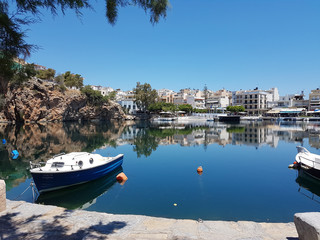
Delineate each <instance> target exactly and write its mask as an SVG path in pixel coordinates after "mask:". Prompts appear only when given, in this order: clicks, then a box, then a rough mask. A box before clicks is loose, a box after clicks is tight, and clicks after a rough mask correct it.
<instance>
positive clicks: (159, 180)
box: [0, 122, 320, 222]
mask: <svg viewBox="0 0 320 240" xmlns="http://www.w3.org/2000/svg"><path fill="white" fill-rule="evenodd" d="M0 138H1V139H3V138H4V139H6V140H7V144H6V145H1V146H0V178H1V179H4V180H5V182H6V185H7V198H8V199H11V200H15V199H17V200H25V201H28V202H32V201H33V200H34V199H33V194H32V189H31V188H28V187H29V186H30V182H31V175H30V173H29V169H28V168H29V161H33V162H41V161H46V160H47V159H48V158H50V157H51V156H53V155H55V154H58V153H61V152H66V153H67V152H72V151H88V152H96V153H99V154H101V155H103V156H114V155H117V154H119V153H123V154H124V155H125V157H124V162H123V165H122V169H118V170H117V171H115V172H113V173H112V174H110V175H109V176H106V177H104V178H102V179H99V180H96V181H93V182H90V183H87V184H83V185H79V186H75V187H72V188H68V189H65V190H61V191H56V192H52V193H47V194H43V195H40V196H39V198H38V199H37V200H36V202H38V203H41V204H50V205H57V206H63V207H66V208H69V209H79V208H81V209H86V210H89V211H99V212H107V213H115V214H139V215H148V216H158V217H169V218H183V219H199V218H200V219H206V220H250V221H263V222H291V221H293V215H294V213H296V212H305V211H320V197H319V196H320V183H317V182H316V181H314V180H312V179H310V178H306V177H304V176H299V175H298V172H297V171H296V170H292V169H288V165H289V164H291V163H293V161H294V157H295V155H296V153H297V151H296V148H295V147H296V146H298V145H303V146H305V147H306V148H307V149H308V150H309V151H311V152H314V153H317V154H320V150H319V148H320V124H296V125H294V124H266V123H259V124H258V123H247V124H238V125H230V124H222V123H212V122H211V123H209V122H208V123H206V124H189V125H188V124H184V125H182V124H180V125H179V124H176V125H153V124H150V123H147V122H141V123H132V124H129V123H127V124H119V123H96V124H95V123H83V124H78V123H52V124H45V125H37V124H34V125H24V126H21V127H18V126H10V125H3V124H2V125H0ZM14 149H17V150H18V151H19V153H20V156H19V157H18V159H16V160H13V159H11V158H10V152H11V151H12V150H14ZM198 166H202V167H203V174H202V175H198V173H197V168H198ZM120 171H123V172H124V173H125V174H126V175H127V176H128V178H129V179H128V181H127V182H126V183H125V184H124V185H120V184H119V183H117V182H116V180H115V176H116V175H117V173H118V172H120ZM27 188H28V189H27ZM26 189H27V190H26ZM21 194H22V195H21ZM175 204H176V206H175Z"/></svg>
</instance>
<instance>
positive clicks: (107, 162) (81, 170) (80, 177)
mask: <svg viewBox="0 0 320 240" xmlns="http://www.w3.org/2000/svg"><path fill="white" fill-rule="evenodd" d="M122 162H123V154H119V155H117V156H116V157H102V156H101V155H99V154H92V153H87V152H72V153H68V154H65V153H62V154H59V155H55V156H54V157H53V158H51V159H49V160H48V161H47V162H46V164H45V165H44V166H41V165H40V164H33V163H31V162H30V166H31V169H30V172H31V175H32V178H33V180H34V183H35V185H36V187H37V189H38V191H39V193H42V192H47V191H53V190H57V189H61V188H66V187H69V186H73V185H77V184H81V183H85V182H89V181H92V180H95V179H98V178H100V177H103V176H105V175H107V174H108V173H110V172H112V171H113V170H114V169H116V168H118V167H120V166H121V165H122Z"/></svg>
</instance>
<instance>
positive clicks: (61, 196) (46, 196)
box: [36, 167, 122, 209]
mask: <svg viewBox="0 0 320 240" xmlns="http://www.w3.org/2000/svg"><path fill="white" fill-rule="evenodd" d="M120 172H122V167H119V168H117V169H115V170H113V171H112V172H110V173H109V174H108V175H106V176H104V177H102V178H99V179H97V180H94V181H91V182H88V183H84V184H80V185H77V186H72V187H68V188H64V189H61V190H56V191H52V192H45V193H42V194H40V196H39V197H38V199H37V200H36V203H39V204H45V205H54V206H59V207H64V208H67V209H85V208H88V207H89V206H91V205H92V204H94V203H95V200H96V198H98V197H99V196H101V195H102V194H104V193H105V192H106V191H108V190H109V189H110V188H111V187H112V186H113V185H114V184H115V183H116V182H117V179H116V176H117V175H118V174H119V173H120Z"/></svg>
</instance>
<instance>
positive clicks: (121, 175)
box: [116, 172, 128, 185]
mask: <svg viewBox="0 0 320 240" xmlns="http://www.w3.org/2000/svg"><path fill="white" fill-rule="evenodd" d="M116 178H117V181H118V183H120V184H121V185H123V184H124V183H125V182H126V181H127V180H128V177H127V176H126V175H125V174H124V173H123V172H122V173H119V174H118V175H117V177H116Z"/></svg>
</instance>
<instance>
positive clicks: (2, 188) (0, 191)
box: [0, 180, 6, 212]
mask: <svg viewBox="0 0 320 240" xmlns="http://www.w3.org/2000/svg"><path fill="white" fill-rule="evenodd" d="M4 210H6V183H5V182H4V180H0V212H2V211H4Z"/></svg>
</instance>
